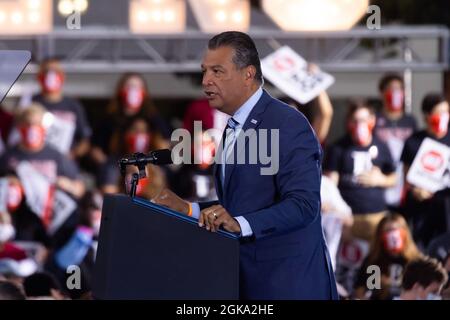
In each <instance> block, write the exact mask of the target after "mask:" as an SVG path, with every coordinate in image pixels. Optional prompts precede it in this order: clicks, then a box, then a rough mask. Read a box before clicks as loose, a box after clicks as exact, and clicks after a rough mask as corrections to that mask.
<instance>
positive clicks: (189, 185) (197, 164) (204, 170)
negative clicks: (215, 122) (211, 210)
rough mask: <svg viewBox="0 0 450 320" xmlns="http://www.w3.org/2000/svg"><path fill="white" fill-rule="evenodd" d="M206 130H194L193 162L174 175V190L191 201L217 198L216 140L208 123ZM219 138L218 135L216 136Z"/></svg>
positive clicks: (204, 127)
mask: <svg viewBox="0 0 450 320" xmlns="http://www.w3.org/2000/svg"><path fill="white" fill-rule="evenodd" d="M202 126H203V129H204V131H198V132H195V133H194V132H192V134H193V141H192V148H191V149H192V151H191V152H192V153H191V155H192V160H193V161H192V163H193V164H194V165H189V164H185V165H183V166H182V167H181V168H180V170H179V171H178V172H177V173H176V175H175V176H174V179H173V180H174V182H173V183H172V184H171V185H173V190H174V192H175V193H176V194H178V195H179V196H180V197H182V198H184V199H188V200H189V201H213V200H216V199H217V193H216V190H215V187H214V176H213V158H214V156H215V148H216V144H215V140H214V137H213V135H212V133H211V132H210V131H207V129H211V128H212V127H210V128H208V125H207V124H206V126H205V124H203V123H202ZM216 138H217V137H216ZM219 139H220V138H219Z"/></svg>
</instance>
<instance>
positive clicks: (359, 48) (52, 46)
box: [0, 26, 450, 74]
mask: <svg viewBox="0 0 450 320" xmlns="http://www.w3.org/2000/svg"><path fill="white" fill-rule="evenodd" d="M249 34H250V35H251V36H252V38H253V39H254V40H255V42H256V45H257V47H258V50H259V51H260V55H261V57H264V56H266V55H267V54H269V53H270V52H272V51H273V50H274V49H275V48H277V47H278V46H281V45H289V46H291V47H292V48H293V49H294V50H295V51H297V52H298V53H300V54H301V55H302V56H303V57H305V59H307V60H308V61H313V62H315V63H318V64H320V65H321V66H322V68H323V69H325V70H327V71H329V72H383V71H387V70H392V71H402V70H405V69H410V70H412V71H433V72H436V71H442V70H446V69H448V66H449V61H450V58H449V30H448V29H447V28H445V27H440V26H423V27H386V28H382V29H380V30H369V29H367V28H356V29H353V30H350V31H345V32H308V33H306V32H284V31H280V30H272V29H270V30H267V29H251V30H250V32H249ZM210 37H211V35H210V34H205V33H202V32H199V31H186V32H184V33H179V34H168V35H161V34H160V35H156V34H155V35H135V34H132V33H130V32H129V31H128V30H126V29H108V28H93V27H89V28H82V29H81V30H68V29H55V30H54V31H53V32H52V33H49V34H45V35H38V36H31V35H30V36H16V37H11V36H0V49H25V50H30V51H31V52H32V54H33V61H32V63H31V64H30V65H29V67H28V68H27V70H26V73H35V72H36V70H37V64H36V63H37V62H38V61H40V60H42V59H43V58H45V57H49V56H52V57H58V58H60V59H61V60H62V61H63V63H64V66H65V69H66V71H67V72H68V73H106V74H107V73H118V72H124V71H138V72H146V73H193V72H198V71H199V64H200V60H201V56H202V54H203V52H204V49H205V46H206V43H207V40H208V39H209V38H210ZM423 49H425V50H423Z"/></svg>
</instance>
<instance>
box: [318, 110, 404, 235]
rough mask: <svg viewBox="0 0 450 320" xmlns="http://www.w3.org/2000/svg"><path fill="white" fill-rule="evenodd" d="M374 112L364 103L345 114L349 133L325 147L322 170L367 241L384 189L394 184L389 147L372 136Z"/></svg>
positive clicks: (383, 208) (378, 217) (382, 207)
mask: <svg viewBox="0 0 450 320" xmlns="http://www.w3.org/2000/svg"><path fill="white" fill-rule="evenodd" d="M374 126H375V114H374V111H373V109H372V108H370V107H369V106H368V105H367V104H365V103H362V102H359V103H353V104H352V105H351V106H350V110H349V113H348V116H347V128H348V134H347V135H346V136H345V137H344V138H342V139H341V140H339V141H338V142H337V143H336V144H334V145H332V146H331V147H330V149H329V150H328V153H327V157H326V159H325V164H324V172H325V174H326V175H327V176H329V177H330V178H331V179H332V180H333V181H334V182H335V183H336V184H337V185H338V188H339V191H340V192H341V195H342V197H343V199H344V200H345V201H346V202H347V204H348V205H349V206H350V207H351V208H352V212H353V214H354V224H353V227H352V234H353V236H355V237H358V238H362V239H366V240H370V239H372V237H373V235H374V233H375V228H376V226H377V224H378V223H379V221H380V220H381V219H382V218H383V217H384V215H385V211H386V202H385V199H384V190H385V189H386V188H387V187H391V186H393V185H394V184H395V183H396V174H395V167H394V163H393V161H392V157H391V154H390V152H389V149H388V147H387V146H386V145H385V144H384V143H383V142H381V141H380V140H378V139H377V138H376V137H375V136H373V135H372V130H373V127H374Z"/></svg>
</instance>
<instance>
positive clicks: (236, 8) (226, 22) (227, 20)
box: [189, 0, 250, 33]
mask: <svg viewBox="0 0 450 320" xmlns="http://www.w3.org/2000/svg"><path fill="white" fill-rule="evenodd" d="M189 3H190V4H191V8H192V11H193V12H194V15H195V17H196V19H197V22H198V24H199V26H200V28H201V29H202V31H204V32H209V33H210V32H221V31H225V30H241V31H247V30H248V28H249V26H250V1H248V0H189Z"/></svg>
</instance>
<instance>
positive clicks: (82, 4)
mask: <svg viewBox="0 0 450 320" xmlns="http://www.w3.org/2000/svg"><path fill="white" fill-rule="evenodd" d="M88 7H89V1H88V0H59V2H58V12H59V14H60V15H62V16H68V15H70V14H72V13H73V12H74V11H76V12H80V13H84V12H85V11H86V10H87V9H88Z"/></svg>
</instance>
